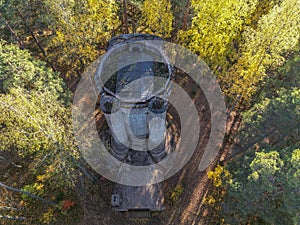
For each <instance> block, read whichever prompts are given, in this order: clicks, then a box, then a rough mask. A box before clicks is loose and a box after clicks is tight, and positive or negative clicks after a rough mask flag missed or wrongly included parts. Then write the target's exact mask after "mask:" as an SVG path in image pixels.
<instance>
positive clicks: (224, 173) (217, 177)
mask: <svg viewBox="0 0 300 225" xmlns="http://www.w3.org/2000/svg"><path fill="white" fill-rule="evenodd" d="M207 177H208V178H209V179H212V180H213V183H214V186H215V187H220V186H222V178H223V177H224V178H226V179H228V180H230V178H231V174H230V172H229V171H228V170H226V169H225V168H224V167H222V166H220V165H218V166H217V167H216V168H215V170H214V171H208V172H207Z"/></svg>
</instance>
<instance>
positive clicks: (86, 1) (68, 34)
mask: <svg viewBox="0 0 300 225" xmlns="http://www.w3.org/2000/svg"><path fill="white" fill-rule="evenodd" d="M45 4H47V6H48V7H49V9H50V14H51V20H52V24H49V26H50V27H51V28H52V29H53V30H54V31H55V36H54V38H53V39H52V44H51V49H49V51H50V52H51V57H52V58H53V59H54V61H55V62H57V64H58V65H59V67H60V68H61V70H64V71H65V72H66V73H67V74H68V75H71V74H72V75H73V76H77V75H78V74H79V73H80V72H82V71H83V70H84V68H85V67H86V66H87V65H88V64H89V63H91V62H92V61H93V60H95V59H96V58H97V57H99V56H100V55H101V54H103V53H104V50H105V46H106V43H107V41H108V39H109V38H110V37H112V36H113V34H114V33H115V32H114V30H116V29H117V28H118V26H119V25H120V20H119V18H118V15H117V12H118V10H119V9H118V5H117V4H116V2H115V1H112V0H104V1H96V0H80V1H73V0H67V1H59V2H57V1H46V2H45Z"/></svg>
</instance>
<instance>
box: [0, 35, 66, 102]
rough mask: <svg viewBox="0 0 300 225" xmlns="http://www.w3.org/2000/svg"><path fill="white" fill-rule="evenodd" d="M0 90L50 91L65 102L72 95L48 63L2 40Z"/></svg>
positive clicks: (0, 47) (0, 41)
mask: <svg viewBox="0 0 300 225" xmlns="http://www.w3.org/2000/svg"><path fill="white" fill-rule="evenodd" d="M0 81H1V82H0V92H1V93H8V92H9V89H11V88H16V87H19V88H24V89H26V90H27V91H32V90H36V91H46V90H47V91H49V92H50V93H51V95H53V96H55V97H56V98H60V99H61V100H64V101H65V102H66V101H67V99H68V98H69V97H70V92H69V91H68V90H67V88H66V85H65V84H64V82H63V80H62V79H61V78H60V77H59V74H58V73H55V72H53V71H52V70H51V69H49V68H48V67H47V66H46V63H44V62H42V61H40V60H36V59H34V57H32V56H31V55H30V53H29V52H28V51H27V50H20V49H19V48H18V47H17V46H15V45H13V44H8V43H7V42H5V41H4V40H0Z"/></svg>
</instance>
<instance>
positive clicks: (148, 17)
mask: <svg viewBox="0 0 300 225" xmlns="http://www.w3.org/2000/svg"><path fill="white" fill-rule="evenodd" d="M142 14H143V18H144V20H145V23H146V27H147V29H145V31H146V32H147V33H150V34H155V35H159V36H162V37H170V35H171V31H172V29H173V28H172V21H173V14H172V11H171V3H170V1H169V0H145V1H144V4H143V9H142Z"/></svg>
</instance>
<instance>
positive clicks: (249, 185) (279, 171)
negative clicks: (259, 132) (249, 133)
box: [224, 147, 300, 224]
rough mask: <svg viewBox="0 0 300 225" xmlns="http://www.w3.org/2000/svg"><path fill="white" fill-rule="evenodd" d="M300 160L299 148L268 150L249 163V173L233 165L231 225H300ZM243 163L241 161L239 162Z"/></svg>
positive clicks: (228, 198)
mask: <svg viewBox="0 0 300 225" xmlns="http://www.w3.org/2000/svg"><path fill="white" fill-rule="evenodd" d="M299 157H300V150H299V149H297V148H296V147H293V148H292V147H291V148H285V149H281V150H280V151H274V150H270V149H269V150H264V151H262V152H258V153H256V154H255V156H254V158H252V157H250V158H252V161H251V159H250V160H249V159H246V161H250V164H248V163H247V164H246V167H248V168H247V169H246V170H242V169H241V168H238V167H236V166H237V164H235V165H233V164H234V163H232V165H230V168H229V170H230V171H231V173H232V180H233V181H232V183H231V184H229V185H228V186H227V192H226V196H225V204H224V211H225V220H226V221H227V222H228V223H230V224H244V223H251V224H297V222H299V220H300V218H299V210H300V207H299V204H298V203H299V201H300V194H299V184H300V183H299V180H300V179H299V178H300V168H299ZM239 160H241V159H239Z"/></svg>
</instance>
